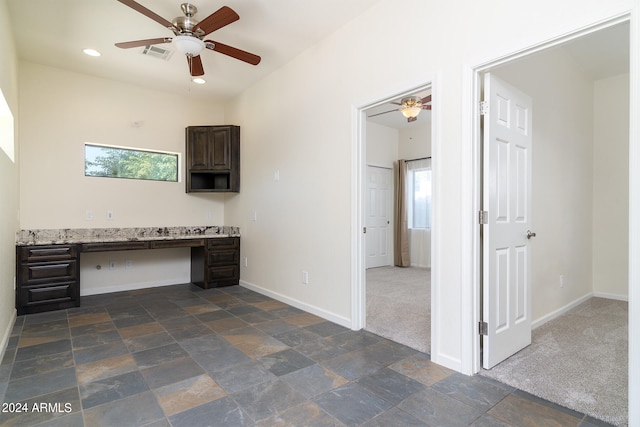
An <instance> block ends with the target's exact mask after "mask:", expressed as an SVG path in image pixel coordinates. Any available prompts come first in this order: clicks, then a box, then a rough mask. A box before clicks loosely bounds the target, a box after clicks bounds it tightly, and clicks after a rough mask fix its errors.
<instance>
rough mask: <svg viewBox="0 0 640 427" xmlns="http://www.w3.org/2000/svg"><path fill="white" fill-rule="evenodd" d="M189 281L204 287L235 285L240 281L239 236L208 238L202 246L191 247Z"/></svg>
mask: <svg viewBox="0 0 640 427" xmlns="http://www.w3.org/2000/svg"><path fill="white" fill-rule="evenodd" d="M196 249H197V250H196ZM191 281H192V282H193V283H194V284H196V285H198V286H200V287H201V288H204V289H209V288H217V287H221V286H231V285H237V284H238V283H239V281H240V238H239V237H228V238H221V239H209V240H207V244H206V245H205V246H204V247H202V248H193V249H192V251H191Z"/></svg>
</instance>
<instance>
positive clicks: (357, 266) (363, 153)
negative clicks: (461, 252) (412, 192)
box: [351, 78, 439, 352]
mask: <svg viewBox="0 0 640 427" xmlns="http://www.w3.org/2000/svg"><path fill="white" fill-rule="evenodd" d="M435 86H436V85H435V79H434V78H428V79H425V80H423V81H422V82H419V83H416V84H415V85H411V86H410V88H409V89H396V90H394V91H390V92H386V93H384V94H382V95H379V96H376V97H374V98H372V99H369V100H366V101H363V102H361V103H359V104H354V105H352V107H351V118H352V120H351V123H352V141H353V144H352V168H351V170H352V174H351V189H352V194H353V195H354V197H352V198H351V212H352V215H351V232H352V233H351V265H352V269H351V329H353V330H356V331H357V330H360V329H362V328H364V327H365V325H366V318H367V307H366V304H367V301H366V246H365V245H366V243H365V240H364V237H365V236H364V233H363V227H364V226H365V225H366V190H367V188H366V186H367V181H366V174H367V132H366V130H367V114H366V110H368V109H370V108H373V107H377V106H379V105H382V104H385V103H387V102H389V101H392V100H394V99H397V98H401V97H403V96H408V95H411V94H413V93H416V92H419V91H423V90H426V89H431V94H432V100H433V101H432V103H431V105H432V108H433V109H432V115H431V155H432V164H431V177H432V178H431V182H432V188H433V190H432V196H431V203H432V218H431V220H432V232H431V233H432V234H431V265H432V267H431V289H432V296H431V319H432V321H431V343H432V344H431V348H432V352H433V345H434V344H433V343H434V342H435V341H436V339H435V338H436V337H435V336H434V332H436V329H437V328H435V327H434V319H435V318H436V316H434V314H433V313H434V303H433V301H434V298H433V289H434V288H435V287H436V285H437V283H438V282H437V274H436V272H437V271H438V269H437V265H438V264H437V262H435V261H436V260H437V251H436V250H434V248H436V247H437V242H438V240H437V239H438V236H439V233H438V232H437V214H436V209H435V207H436V206H437V203H438V202H437V200H438V192H437V190H436V188H437V176H438V173H437V171H438V164H439V162H438V156H437V152H436V151H437V149H436V146H437V144H436V143H435V138H436V136H437V129H438V126H437V125H436V123H437V120H436V118H437V117H438V112H437V106H438V97H437V93H436V92H437V91H436V88H435ZM434 150H436V151H434ZM394 182H395V180H394ZM436 333H437V332H436Z"/></svg>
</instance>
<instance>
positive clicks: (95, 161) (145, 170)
mask: <svg viewBox="0 0 640 427" xmlns="http://www.w3.org/2000/svg"><path fill="white" fill-rule="evenodd" d="M84 174H85V176H103V177H109V178H129V179H146V180H152V181H172V182H177V181H178V154H174V153H162V152H156V151H145V150H136V149H131V148H119V147H110V146H106V145H92V144H85V146H84Z"/></svg>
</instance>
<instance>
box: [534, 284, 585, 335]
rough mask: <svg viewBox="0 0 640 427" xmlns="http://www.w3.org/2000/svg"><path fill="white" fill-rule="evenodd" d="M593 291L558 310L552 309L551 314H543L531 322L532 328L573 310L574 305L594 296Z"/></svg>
mask: <svg viewBox="0 0 640 427" xmlns="http://www.w3.org/2000/svg"><path fill="white" fill-rule="evenodd" d="M593 296H594V295H593V293H588V294H586V295H584V296H582V297H580V298H578V299H576V300H574V301H572V302H570V303H569V304H567V305H565V306H563V307H560V308H559V309H557V310H554V311H552V312H551V313H549V314H546V315H544V316H542V317H541V318H539V319H536V320H535V321H533V322H531V329H536V328H539V327H540V326H542V325H544V324H545V323H547V322H549V321H550V320H553V319H555V318H556V317H560V316H562V315H563V314H565V313H566V312H567V311H569V310H571V309H572V308H574V307H577V306H579V305H580V304H582V303H583V302H585V301H587V300H588V299H589V298H591V297H593Z"/></svg>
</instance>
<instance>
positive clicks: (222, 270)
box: [209, 265, 240, 286]
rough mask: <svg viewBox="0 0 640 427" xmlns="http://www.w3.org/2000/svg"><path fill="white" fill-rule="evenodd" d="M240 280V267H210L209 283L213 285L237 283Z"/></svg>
mask: <svg viewBox="0 0 640 427" xmlns="http://www.w3.org/2000/svg"><path fill="white" fill-rule="evenodd" d="M239 280H240V268H239V267H238V266H237V265H235V266H227V267H213V268H209V284H210V285H213V286H229V285H237V284H238V282H239Z"/></svg>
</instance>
